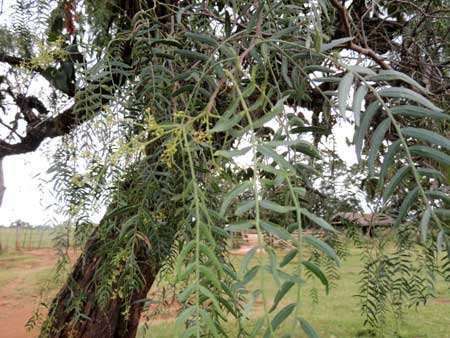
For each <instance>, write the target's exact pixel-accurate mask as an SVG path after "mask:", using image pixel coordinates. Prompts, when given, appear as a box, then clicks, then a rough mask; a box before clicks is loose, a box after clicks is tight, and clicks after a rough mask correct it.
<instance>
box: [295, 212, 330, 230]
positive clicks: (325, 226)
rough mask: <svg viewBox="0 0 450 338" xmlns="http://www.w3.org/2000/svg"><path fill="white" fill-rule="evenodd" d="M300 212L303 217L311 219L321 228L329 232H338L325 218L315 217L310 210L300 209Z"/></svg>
mask: <svg viewBox="0 0 450 338" xmlns="http://www.w3.org/2000/svg"><path fill="white" fill-rule="evenodd" d="M300 211H301V213H302V214H303V215H305V216H306V217H307V218H309V220H311V221H312V222H314V223H316V224H317V225H319V226H320V227H321V228H323V229H325V230H328V231H333V232H336V230H335V229H334V228H333V227H332V226H331V225H330V224H329V223H328V222H327V221H325V220H324V219H323V218H321V217H318V216H316V215H314V214H313V213H310V212H309V211H308V210H306V209H304V208H302V209H300Z"/></svg>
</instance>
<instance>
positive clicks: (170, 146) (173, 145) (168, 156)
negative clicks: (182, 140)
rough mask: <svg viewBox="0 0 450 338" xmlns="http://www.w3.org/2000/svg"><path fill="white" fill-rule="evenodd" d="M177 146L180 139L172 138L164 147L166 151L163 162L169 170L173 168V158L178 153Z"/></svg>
mask: <svg viewBox="0 0 450 338" xmlns="http://www.w3.org/2000/svg"><path fill="white" fill-rule="evenodd" d="M177 144H178V139H177V138H176V137H174V138H171V139H170V140H169V141H167V142H166V143H165V144H164V145H165V147H166V149H164V152H163V154H162V156H161V161H162V162H163V163H165V164H166V165H167V167H168V168H172V166H173V163H174V161H173V156H174V155H175V154H176V153H177Z"/></svg>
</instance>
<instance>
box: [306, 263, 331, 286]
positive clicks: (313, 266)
mask: <svg viewBox="0 0 450 338" xmlns="http://www.w3.org/2000/svg"><path fill="white" fill-rule="evenodd" d="M302 264H303V266H304V267H305V268H307V269H308V270H309V271H311V272H312V273H313V274H314V275H315V276H316V277H317V278H318V279H319V280H320V282H321V283H322V284H323V286H325V292H326V293H327V294H328V291H329V287H330V285H329V283H328V278H327V276H325V274H324V273H323V271H322V270H321V269H320V267H319V266H317V265H316V264H315V263H314V262H311V261H303V262H302Z"/></svg>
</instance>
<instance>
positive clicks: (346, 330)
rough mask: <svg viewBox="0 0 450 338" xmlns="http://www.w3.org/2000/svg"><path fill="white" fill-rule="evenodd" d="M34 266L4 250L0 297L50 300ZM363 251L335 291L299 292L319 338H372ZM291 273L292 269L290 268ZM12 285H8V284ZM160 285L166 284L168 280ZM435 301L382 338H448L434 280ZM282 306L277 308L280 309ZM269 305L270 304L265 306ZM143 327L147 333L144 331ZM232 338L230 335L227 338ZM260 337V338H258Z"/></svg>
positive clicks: (446, 314) (447, 307) (41, 270)
mask: <svg viewBox="0 0 450 338" xmlns="http://www.w3.org/2000/svg"><path fill="white" fill-rule="evenodd" d="M231 259H232V260H233V262H234V263H236V265H237V266H239V264H240V263H241V261H242V259H243V256H237V255H233V256H232V257H231ZM33 263H38V262H37V260H36V256H30V254H29V253H27V251H22V252H13V251H7V252H3V253H1V254H0V292H1V289H2V286H3V285H6V284H8V283H9V282H11V281H14V280H20V281H21V282H20V283H19V284H20V287H19V288H18V289H17V290H14V291H13V295H14V298H15V299H16V300H15V301H17V302H20V301H21V297H23V299H27V298H28V299H30V297H35V296H38V294H39V292H40V291H42V288H43V287H44V288H47V292H46V294H47V297H45V298H46V300H47V301H48V300H49V299H50V298H48V297H51V296H52V295H54V294H55V292H56V291H57V290H58V288H59V284H55V283H54V282H53V283H50V282H49V281H51V280H52V277H53V273H54V269H53V268H52V266H43V265H42V266H36V267H35V268H34V269H28V268H25V269H24V267H26V266H29V265H33ZM361 267H362V263H361V250H360V249H356V248H351V249H350V256H349V257H348V258H347V259H346V260H344V261H343V262H342V264H341V268H340V273H341V278H340V279H339V280H338V281H337V286H336V287H335V288H333V289H332V290H331V292H330V293H329V294H328V295H326V294H325V292H324V289H323V287H322V286H321V284H320V283H319V282H318V281H310V280H308V282H307V285H306V286H305V288H304V289H303V298H302V316H303V317H304V318H305V319H307V320H308V321H309V322H310V323H311V324H312V325H313V326H314V327H315V328H316V330H317V331H318V333H319V334H320V336H321V337H322V338H350V337H367V338H368V337H376V335H374V334H373V333H372V332H370V330H369V329H368V328H366V327H364V326H363V318H362V317H361V316H360V308H359V304H358V298H357V297H355V295H356V294H357V293H358V280H359V272H360V270H361ZM288 269H293V266H288ZM259 283H260V280H259V279H258V276H257V277H256V278H255V280H253V281H252V282H251V284H250V289H252V288H253V289H254V288H256V286H257V285H259ZM9 284H11V283H9ZM164 284H166V285H167V284H168V283H167V281H165V282H164ZM264 284H265V290H266V293H267V296H268V298H269V299H270V300H271V299H273V297H274V296H275V293H276V292H277V287H276V284H275V283H274V281H273V280H272V279H271V277H270V276H268V275H266V279H265V280H264ZM313 286H315V287H317V289H318V290H319V302H318V303H317V304H316V303H314V302H313V301H312V298H311V296H310V293H311V289H312V287H313ZM160 290H161V285H155V287H154V288H153V289H152V291H151V292H155V291H160ZM436 296H437V297H438V298H439V300H440V301H439V302H438V301H435V300H431V301H430V302H429V303H428V304H427V305H426V306H421V307H419V308H417V309H416V308H410V309H408V310H407V311H406V312H405V314H404V316H403V320H402V321H401V322H400V323H399V324H398V326H396V324H395V323H394V321H393V320H390V321H388V323H387V325H386V327H385V328H384V331H385V337H395V338H400V337H402V338H450V292H449V289H448V288H447V285H445V283H444V281H443V280H442V279H441V278H439V279H438V280H437V294H436ZM294 301H295V297H294V295H293V293H291V294H288V295H287V296H286V298H285V299H284V301H283V303H284V304H288V303H291V302H294ZM283 303H282V304H280V306H279V307H278V308H279V309H280V308H281V307H282V306H283ZM270 305H271V303H270V304H269V306H270ZM0 310H2V308H1V307H0ZM261 314H262V302H260V301H258V302H256V304H255V306H254V308H253V311H252V313H251V320H247V321H246V323H245V325H246V326H247V327H249V328H251V327H252V325H253V324H254V322H255V318H257V317H258V316H259V315H261ZM174 317H175V314H174V313H172V314H170V315H168V316H164V317H161V316H160V317H158V318H157V320H156V321H154V322H151V321H150V322H148V323H147V324H146V325H144V323H143V325H142V328H141V330H140V334H139V337H140V338H169V337H173V332H174ZM145 326H147V328H148V329H144V327H145ZM288 327H290V326H289V323H286V324H285V326H284V327H281V329H280V330H277V331H276V334H277V337H282V336H283V334H284V333H286V332H287V328H288ZM227 328H228V330H229V332H230V334H231V333H234V332H235V331H236V328H237V323H236V322H233V321H232V320H230V322H229V323H228V324H227ZM231 336H233V335H232V334H231ZM259 337H262V335H261V336H259ZM297 337H305V336H304V334H303V333H302V332H300V331H299V332H298V335H297Z"/></svg>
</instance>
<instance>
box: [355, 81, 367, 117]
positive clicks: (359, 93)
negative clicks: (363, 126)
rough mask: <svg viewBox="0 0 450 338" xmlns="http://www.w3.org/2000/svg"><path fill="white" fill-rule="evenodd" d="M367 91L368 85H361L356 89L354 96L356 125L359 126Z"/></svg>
mask: <svg viewBox="0 0 450 338" xmlns="http://www.w3.org/2000/svg"><path fill="white" fill-rule="evenodd" d="M367 91H368V89H367V86H366V85H361V86H359V87H358V89H357V90H356V93H355V95H354V97H353V105H352V111H353V113H354V114H355V123H356V126H359V123H360V122H359V119H360V114H361V106H362V101H363V100H364V98H365V97H366V95H367Z"/></svg>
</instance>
